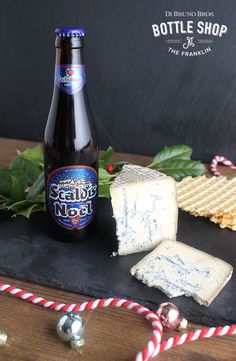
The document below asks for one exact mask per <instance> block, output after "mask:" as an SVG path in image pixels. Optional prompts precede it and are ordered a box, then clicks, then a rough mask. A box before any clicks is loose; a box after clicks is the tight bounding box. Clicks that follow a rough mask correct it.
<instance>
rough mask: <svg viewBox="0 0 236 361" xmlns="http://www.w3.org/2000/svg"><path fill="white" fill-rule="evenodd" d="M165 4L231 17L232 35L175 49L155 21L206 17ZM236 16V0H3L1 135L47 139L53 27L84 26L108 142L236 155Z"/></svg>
mask: <svg viewBox="0 0 236 361" xmlns="http://www.w3.org/2000/svg"><path fill="white" fill-rule="evenodd" d="M165 10H178V11H184V10H187V11H189V10H192V11H196V10H201V11H213V12H214V14H215V16H214V18H203V19H202V20H205V21H213V22H218V23H220V24H226V25H227V26H228V33H227V34H225V35H224V36H223V37H222V38H214V39H213V40H214V43H213V45H212V52H211V53H210V54H208V55H204V56H199V57H177V56H174V55H170V54H168V52H167V49H168V45H167V43H166V41H165V40H166V39H164V38H154V36H153V32H152V28H151V25H152V24H154V23H160V22H162V21H168V20H185V21H186V20H194V21H197V20H201V19H200V18H197V19H196V18H194V19H192V18H174V19H173V18H172V19H169V18H165V16H164V11H165ZM235 16H236V2H235V1H234V0H224V1H213V0H204V1H203V0H202V1H201V0H191V2H190V1H189V0H185V1H184V0H182V1H177V0H173V1H167V0H158V1H157V0H119V1H118V0H99V1H98V0H70V1H66V0H54V1H53V0H47V1H39V0H33V1H32V0H24V1H20V0H18V1H16V0H13V1H8V0H0V34H1V35H0V38H1V56H0V67H1V77H0V79H1V83H0V121H1V123H0V124H1V127H0V136H4V137H15V138H23V139H31V140H42V137H43V130H44V126H45V122H46V118H47V114H48V109H49V105H50V101H51V94H52V87H53V73H54V34H53V32H54V28H55V27H56V26H58V25H68V26H76V25H80V26H83V27H84V28H85V30H86V34H87V35H86V47H85V60H86V64H87V73H88V90H89V96H90V102H91V105H92V109H93V112H94V117H95V122H96V126H97V129H98V133H99V138H100V148H105V147H106V146H108V145H109V144H112V145H113V147H114V148H115V149H116V150H117V151H126V152H131V153H139V154H150V155H151V154H154V153H155V152H156V151H157V150H158V149H160V148H161V147H163V146H164V145H170V144H176V143H186V144H189V145H190V146H192V147H193V148H194V158H200V159H202V160H204V161H209V160H210V159H211V157H212V156H213V155H215V154H221V155H225V156H228V157H230V158H231V159H232V160H233V161H236V149H235V147H236V141H235V134H236V24H235ZM203 38H204V36H203ZM208 38H209V37H208ZM211 39H212V37H211Z"/></svg>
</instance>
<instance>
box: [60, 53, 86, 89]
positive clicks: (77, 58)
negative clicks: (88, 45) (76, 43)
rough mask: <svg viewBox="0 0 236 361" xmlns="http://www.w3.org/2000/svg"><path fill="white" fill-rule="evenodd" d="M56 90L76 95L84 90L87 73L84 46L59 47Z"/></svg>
mask: <svg viewBox="0 0 236 361" xmlns="http://www.w3.org/2000/svg"><path fill="white" fill-rule="evenodd" d="M54 84H55V86H54V91H55V92H56V93H58V92H59V93H63V94H67V95H74V94H77V93H79V92H81V91H82V89H83V88H84V86H85V84H86V74H85V66H84V57H83V52H82V48H78V47H77V48H71V47H58V48H57V49H56V64H55V77H54Z"/></svg>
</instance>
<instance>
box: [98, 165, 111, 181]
mask: <svg viewBox="0 0 236 361" xmlns="http://www.w3.org/2000/svg"><path fill="white" fill-rule="evenodd" d="M98 175H99V183H104V182H109V181H110V180H111V179H113V178H114V177H115V174H110V173H108V172H107V171H106V169H104V168H99V171H98Z"/></svg>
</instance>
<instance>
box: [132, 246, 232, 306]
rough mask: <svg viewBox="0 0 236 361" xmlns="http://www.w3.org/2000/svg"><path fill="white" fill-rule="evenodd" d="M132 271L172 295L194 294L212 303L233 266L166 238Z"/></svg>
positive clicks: (149, 284) (196, 297)
mask: <svg viewBox="0 0 236 361" xmlns="http://www.w3.org/2000/svg"><path fill="white" fill-rule="evenodd" d="M130 272H131V274H132V275H133V276H134V277H136V278H137V279H139V280H141V281H142V282H143V283H145V284H146V285H147V286H148V287H157V288H159V289H160V290H161V291H162V292H163V293H165V294H166V295H167V296H168V297H170V298H171V297H177V296H181V295H185V296H192V297H193V298H194V299H195V300H196V301H197V302H198V303H199V304H200V305H204V306H209V305H210V304H211V302H212V301H213V300H214V298H215V297H216V296H217V295H218V294H219V292H220V291H221V290H222V288H223V287H224V286H225V285H226V283H227V282H228V281H229V280H230V278H231V276H232V273H233V267H232V266H231V265H230V264H228V263H226V262H225V261H222V260H221V259H219V258H216V257H213V256H211V255H209V254H207V253H205V252H203V251H200V250H198V249H196V248H193V247H190V246H188V245H186V244H184V243H181V242H177V241H176V242H172V241H169V240H164V241H163V242H162V243H161V244H159V245H158V246H157V247H156V248H155V249H154V250H153V251H152V252H151V253H149V254H148V255H147V256H146V257H144V258H143V259H142V260H141V261H140V262H139V263H137V264H136V265H135V266H134V267H132V269H131V270H130Z"/></svg>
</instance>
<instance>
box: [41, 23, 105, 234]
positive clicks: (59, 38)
mask: <svg viewBox="0 0 236 361" xmlns="http://www.w3.org/2000/svg"><path fill="white" fill-rule="evenodd" d="M55 35H56V41H55V47H56V65H55V78H54V90H53V97H52V103H51V108H50V111H49V116H48V120H47V125H46V129H45V135H44V171H45V192H46V203H47V209H48V212H49V213H50V215H51V219H52V220H53V222H52V223H53V224H52V225H53V229H54V230H56V231H57V232H56V236H57V238H60V239H65V240H68V239H69V240H70V239H72V240H73V239H83V238H87V236H88V235H89V234H91V230H93V229H94V224H95V213H96V200H97V191H98V177H97V168H98V145H97V140H96V134H95V128H94V124H93V119H92V115H91V111H90V108H89V104H88V99H87V93H86V72H85V65H84V60H83V53H82V49H83V45H84V30H83V29H79V28H76V29H75V28H64V27H61V28H58V29H56V30H55Z"/></svg>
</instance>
